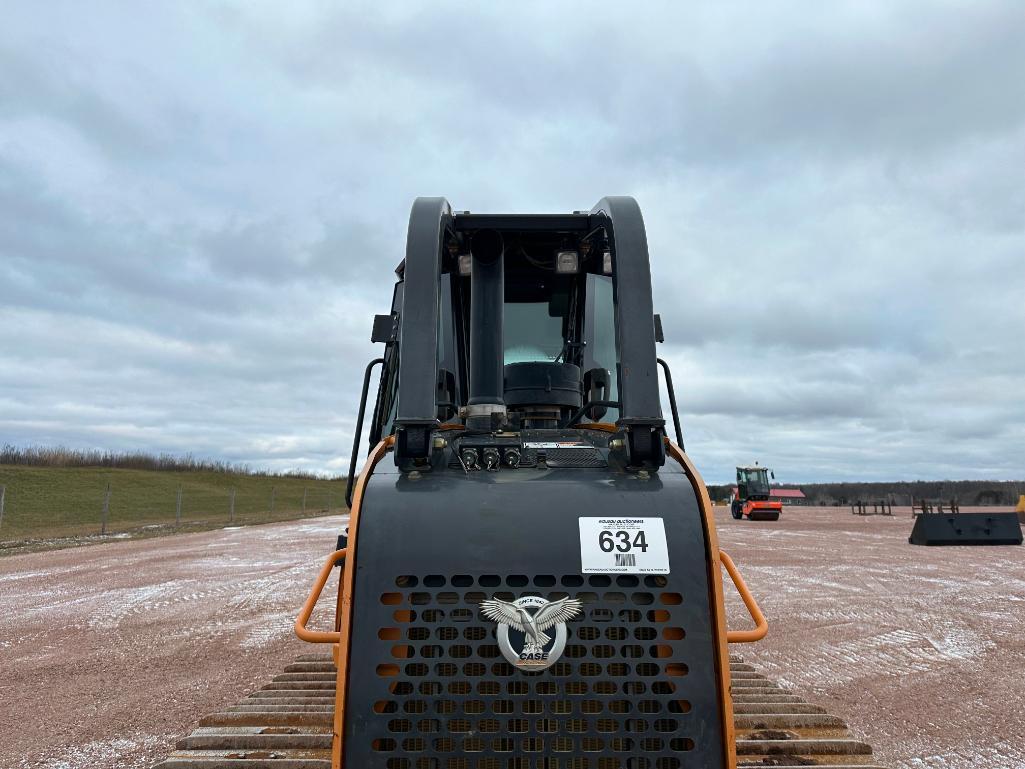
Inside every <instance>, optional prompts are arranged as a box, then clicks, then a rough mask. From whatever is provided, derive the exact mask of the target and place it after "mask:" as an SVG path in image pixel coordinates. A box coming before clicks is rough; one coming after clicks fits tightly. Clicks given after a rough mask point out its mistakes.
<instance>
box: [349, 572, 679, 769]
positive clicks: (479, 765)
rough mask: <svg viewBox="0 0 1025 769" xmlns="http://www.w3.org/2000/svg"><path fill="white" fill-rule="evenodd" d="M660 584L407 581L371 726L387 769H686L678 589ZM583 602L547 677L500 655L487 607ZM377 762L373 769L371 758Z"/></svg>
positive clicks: (456, 578)
mask: <svg viewBox="0 0 1025 769" xmlns="http://www.w3.org/2000/svg"><path fill="white" fill-rule="evenodd" d="M666 584H667V580H666V578H665V577H663V576H646V577H641V576H633V575H620V576H617V577H610V576H607V575H592V576H590V577H587V578H585V577H581V576H580V575H567V576H561V577H557V576H555V575H535V576H532V577H528V576H526V575H505V576H499V575H483V576H470V575H426V576H420V575H402V576H398V577H397V578H396V579H395V580H394V589H391V590H389V592H385V593H382V594H381V595H380V597H379V601H380V603H381V604H382V608H384V607H387V609H388V610H390V611H389V614H390V616H391V622H390V623H389V624H388V625H386V626H383V627H380V628H379V629H378V631H377V639H378V645H377V650H376V655H375V659H376V660H377V667H376V674H377V681H378V682H379V687H378V692H377V698H376V699H375V701H374V702H373V707H372V711H371V712H369V713H366V714H361V718H360V719H358V720H361V721H363V722H364V723H365V724H366V731H365V734H366V735H367V739H369V740H370V741H371V745H370V748H371V755H373V756H374V757H375V758H377V759H379V760H380V764H379V765H381V766H384V767H386V768H387V769H681V768H682V767H683V766H684V765H685V763H684V759H686V757H687V756H686V754H687V752H688V751H690V750H692V749H693V747H694V742H693V740H692V737H691V735H690V734H689V732H690V731H691V730H692V729H693V728H695V727H694V726H693V725H692V724H691V721H690V719H689V713H690V710H691V704H690V701H689V700H688V698H687V691H686V690H687V672H688V668H687V664H686V660H685V659H683V658H682V657H683V654H682V651H681V649H682V643H680V642H682V641H683V639H684V637H685V634H686V630H685V628H684V627H683V626H682V619H681V617H680V616H679V615H680V614H681V612H679V608H680V607H681V605H682V603H683V600H684V599H683V597H682V596H681V594H680V593H676V592H672V591H670V590H668V589H667V588H666ZM527 595H539V596H542V597H544V598H546V599H548V600H557V599H559V598H563V597H565V596H567V595H571V596H573V597H575V598H578V599H579V600H580V601H582V602H583V604H584V612H583V614H582V615H581V616H579V617H576V618H574V619H573V620H571V621H569V622H568V623H567V628H568V630H569V638H568V642H567V645H566V649H565V652H564V653H563V656H562V657H561V658H560V659H559V660H558V661H557V662H556V663H555V664H554V665H552V666H551V667H550V668H548V669H546V670H543V671H540V672H533V671H532V672H523V671H520V670H517V669H515V668H514V667H513V666H512V665H511V664H509V662H507V661H506V659H505V658H504V657H503V656H502V654H501V652H500V651H499V647H498V642H497V639H496V625H495V623H494V622H492V621H490V620H488V619H487V618H486V617H484V616H483V615H482V614H481V612H480V610H479V608H478V606H479V604H480V602H481V601H482V600H484V599H486V598H492V597H497V598H501V599H503V600H506V601H511V600H514V599H516V598H520V597H522V596H527ZM374 763H375V765H377V764H378V761H375V762H374Z"/></svg>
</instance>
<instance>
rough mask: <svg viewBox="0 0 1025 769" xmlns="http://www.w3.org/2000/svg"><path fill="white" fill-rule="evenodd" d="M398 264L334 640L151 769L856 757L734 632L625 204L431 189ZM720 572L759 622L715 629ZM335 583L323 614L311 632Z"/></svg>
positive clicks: (322, 633)
mask: <svg viewBox="0 0 1025 769" xmlns="http://www.w3.org/2000/svg"><path fill="white" fill-rule="evenodd" d="M397 274H398V282H397V283H396V286H395V291H394V295H393V301H392V307H391V312H390V313H388V314H385V315H380V316H378V317H377V318H376V319H375V322H374V331H373V339H374V341H376V342H379V343H382V344H383V345H384V353H383V355H382V356H381V357H380V358H378V359H376V360H374V361H372V362H371V364H370V365H369V366H368V367H367V370H366V374H365V376H364V380H363V395H362V400H361V403H360V408H359V417H358V426H357V437H356V443H355V445H354V448H353V453H352V457H353V459H352V461H353V466H352V469H351V470H350V477H351V479H352V483H351V484H350V489H351V495H352V496H351V500H350V509H351V512H350V520H349V525H348V529H347V530H346V532H345V533H344V534H343V535H342V536H340V538H339V542H338V549H337V550H336V551H335V552H333V553H332V554H331V555H330V556H329V557H328V558H327V560H326V562H325V563H324V565H323V567H322V568H321V570H320V572H319V574H318V576H317V578H316V580H315V583H314V586H313V589H312V591H311V593H310V597H309V599H308V600H307V602H306V605H305V606H304V607H303V609H302V611H301V612H300V614H299V617H298V619H297V621H296V632H297V634H298V635H299V636H300V638H302V639H304V640H306V641H309V642H312V643H320V644H323V646H324V651H323V653H321V654H311V655H308V656H304V657H301V658H299V660H298V661H297V662H295V663H294V664H292V665H290V666H289V667H288V668H286V671H285V672H284V673H283V674H282V675H279V676H278V677H276V678H275V679H274V680H273V681H272V682H271V683H269V684H268V685H267V686H265V687H264V688H263V689H260V690H258V691H256V692H254V693H253V694H252V695H250V696H249V697H247V698H246V699H245V700H243V701H242V703H241V704H239V705H237V706H235V707H234V708H232V709H231V710H229V711H226V712H223V713H217V714H213V715H211V716H208V717H207V718H206V719H204V720H203V721H202V722H201V724H200V727H199V728H198V729H197V730H196V731H194V732H193V733H192V734H191V735H189V736H188V737H186V738H185V739H184V740H183V741H182V742H181V743H180V744H179V746H178V747H179V750H178V751H177V752H176V753H174V754H173V755H172V756H171V757H170V758H168V759H167V760H166V761H165V762H164V763H163V764H162V767H163V768H164V769H204V768H206V769H209V767H239V768H241V769H253V768H255V767H260V768H261V769H271V768H277V769H328V767H334V769H339V768H340V767H347V768H348V769H685V768H686V767H701V768H702V769H717V768H720V767H736V766H738V765H739V766H776V767H780V766H808V765H815V764H828V765H831V766H834V767H837V766H843V765H851V766H853V765H857V766H867V765H868V764H870V763H871V751H870V749H869V748H868V746H867V745H865V744H864V743H861V742H858V741H856V740H853V739H851V738H850V735H849V734H848V733H847V731H846V729H845V727H844V724H843V723H842V722H841V721H840V720H839V719H837V718H835V717H832V716H828V715H825V714H824V713H823V712H822V711H821V709H819V708H816V707H814V706H812V705H808V704H807V703H805V702H803V701H802V700H800V698H798V697H797V696H796V695H794V694H791V693H789V692H787V691H784V690H782V689H781V688H779V687H778V686H776V685H775V684H773V683H772V682H770V681H768V680H767V679H765V677H764V676H762V675H760V674H759V673H757V672H756V671H755V670H754V668H753V667H752V666H750V665H748V664H746V663H744V662H743V661H742V660H740V658H739V657H736V656H732V657H731V654H730V652H729V650H728V644H729V643H740V642H750V641H755V640H758V639H760V638H761V637H763V636H764V634H765V632H766V630H767V624H766V622H765V619H764V617H763V616H762V614H761V612H760V611H759V610H758V607H757V604H756V603H755V601H754V599H753V597H752V596H751V594H750V592H749V591H748V590H747V588H746V587H745V585H744V583H743V580H742V579H741V577H740V575H739V574H738V572H737V569H736V567H735V566H734V564H733V562H732V561H731V560H730V558H729V557H728V556H727V555H726V554H725V553H723V552H722V551H721V550H720V549H719V545H718V542H717V539H716V529H715V522H714V519H713V514H712V506H711V504H710V502H709V497H708V493H707V491H706V489H705V485H704V483H703V482H702V480H701V477H700V476H699V475H698V472H697V470H696V469H695V467H694V465H693V463H692V462H691V460H690V459H689V458H688V457H687V455H686V454H685V453H684V450H683V440H682V438H681V433H680V426H679V419H678V417H677V416H676V414H677V410H676V405H675V396H674V394H673V392H672V380H671V377H670V376H669V371H668V368H667V367H665V364H664V362H662V361H660V360H659V359H658V358H657V356H656V342H657V341H660V337H661V329H660V326H661V323H660V322H659V320H658V318H657V316H655V315H654V314H653V311H652V295H651V280H650V275H649V264H648V248H647V242H646V236H645V231H644V225H643V222H642V219H641V213H640V210H639V208H638V206H637V204H636V202H635V201H634V200H633V199H631V198H624V197H609V198H604V199H603V200H601V201H600V202H599V203H598V205H597V206H595V207H594V208H593V209H592V210H590V211H588V212H575V213H572V214H558V215H490V214H476V213H469V212H453V211H452V210H451V208H450V207H449V204H448V203H447V202H446V201H445V200H444V199H441V198H420V199H418V200H417V201H416V202H415V204H414V205H413V210H412V214H411V218H410V222H409V231H408V242H407V247H406V254H405V259H404V260H403V261H402V263H401V264H400V265H399V267H398V269H397ZM660 366H661V367H662V368H663V370H664V372H665V377H664V378H665V382H666V396H667V399H668V401H669V403H670V404H671V407H672V411H673V415H674V420H673V421H674V431H675V436H676V441H670V440H669V439H668V438H667V435H666V424H665V421H664V419H663V416H662V408H661V398H660V385H659V377H658V369H659V367H660ZM378 367H380V373H379V375H378V377H377V379H376V382H377V386H376V397H375V398H373V399H372V401H373V403H372V409H371V410H370V417H369V426H368V428H367V431H368V432H369V442H368V445H369V450H368V455H367V458H366V461H365V464H364V466H363V469H362V471H361V472H359V473H358V475H357V474H356V472H355V462H356V457H357V456H358V455H360V454H362V453H363V450H362V449H361V444H362V439H361V437H360V436H361V435H362V433H363V431H364V430H363V422H364V420H365V416H366V414H367V411H368V409H367V406H368V401H370V400H371V398H370V397H369V396H370V392H371V385H372V383H373V382H374V381H375V373H374V372H375V370H376V369H377V368H378ZM722 569H725V571H726V573H727V575H728V576H729V577H730V579H731V581H732V582H733V584H735V585H736V587H737V589H738V590H739V593H740V595H741V597H742V599H743V601H744V604H745V605H746V606H747V608H748V610H749V612H750V613H751V616H752V619H753V620H754V628H753V629H748V630H729V629H727V622H726V616H725V607H724V597H723V577H722V574H721V570H722ZM336 574H337V575H338V586H337V590H336V593H335V595H334V601H333V603H334V604H335V607H336V613H335V622H334V627H333V629H329V630H324V629H319V630H318V629H313V628H311V627H309V624H310V618H311V616H312V614H313V610H314V606H315V604H316V603H317V601H318V599H319V598H320V596H321V594H322V592H323V591H324V589H325V587H326V586H327V585H328V584H329V583H330V584H331V585H332V588H331V589H332V591H335V588H334V587H333V585H334V579H333V575H336ZM738 762H739V764H738Z"/></svg>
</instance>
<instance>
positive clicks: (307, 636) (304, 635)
mask: <svg viewBox="0 0 1025 769" xmlns="http://www.w3.org/2000/svg"><path fill="white" fill-rule="evenodd" d="M343 558H345V548H344V547H343V548H342V549H341V550H335V551H334V552H333V553H331V555H329V556H328V559H327V560H326V561H325V562H324V565H323V566H322V567H321V568H320V573H319V574H318V575H317V579H316V580H315V581H314V583H313V587H312V588H311V589H310V594H309V596H308V597H307V598H306V603H304V604H303V608H302V609H301V610H300V611H299V616H298V617H296V618H295V634H296V635H297V636H299V638H301V639H302V640H303V641H309V642H310V643H314V644H336V643H338V642H339V641H341V639H342V634H341V633H340V632H339V631H337V630H332V631H324V630H309V629H307V627H306V623H307V622H309V621H310V616H311V615H312V614H313V608H314V607H315V606H316V605H317V601H319V600H320V594H321V593H322V592H323V591H324V585H326V584H327V580H328V577H330V576H331V572H332V571H333V570H334V568H335V566H336V565H337V564H338V562H339V561H340V560H342V559H343Z"/></svg>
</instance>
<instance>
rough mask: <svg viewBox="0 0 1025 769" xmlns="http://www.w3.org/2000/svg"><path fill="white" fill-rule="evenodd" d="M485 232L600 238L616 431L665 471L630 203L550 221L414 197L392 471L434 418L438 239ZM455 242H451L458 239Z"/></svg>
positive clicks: (614, 199) (648, 310)
mask: <svg viewBox="0 0 1025 769" xmlns="http://www.w3.org/2000/svg"><path fill="white" fill-rule="evenodd" d="M483 225H487V226H489V227H493V228H496V229H502V228H507V229H522V230H544V229H563V230H575V231H579V232H582V233H583V232H595V231H599V230H603V231H604V232H605V235H606V237H607V239H608V244H609V250H610V252H611V254H612V259H613V270H612V281H613V297H614V301H615V314H616V343H617V347H618V350H619V359H620V360H619V365H618V375H619V376H618V378H619V400H620V403H621V404H622V406H621V409H620V418H619V420H618V422H617V423H616V424H617V426H619V427H620V429H621V430H622V431H623V433H624V435H625V438H626V441H625V443H626V446H627V450H628V452H629V459H630V463H631V464H634V465H649V466H655V467H659V466H661V465H663V464H664V463H665V444H664V440H663V439H664V438H665V420H664V419H663V417H662V406H661V401H660V399H659V385H658V364H657V362H656V360H657V359H656V354H655V325H654V312H653V309H652V299H651V267H650V264H649V259H648V240H647V236H646V234H645V230H644V219H643V217H642V216H641V209H640V207H639V206H638V205H637V201H636V200H634V199H633V198H632V197H626V196H609V197H605V198H602V199H601V200H600V201H598V204H597V205H595V207H594V208H592V209H591V211H590V212H589V213H583V212H577V213H573V214H557V215H550V214H548V215H544V214H542V215H517V214H513V215H488V214H484V215H481V214H469V213H460V214H453V213H452V209H451V206H449V203H448V201H447V200H445V198H417V199H416V201H415V202H414V203H413V209H412V211H411V212H410V215H409V230H408V234H407V239H406V258H405V262H404V265H403V283H404V289H403V297H402V309H401V311H400V313H399V335H398V348H399V349H398V352H399V382H398V403H397V408H396V417H395V433H396V448H395V461H396V464H399V465H400V466H401V465H405V464H407V463H409V462H410V461H414V462H415V461H416V460H423V459H425V458H426V457H428V455H429V453H430V445H429V444H430V433H431V430H433V429H434V428H435V427H437V425H438V419H437V372H438V364H437V351H438V320H439V312H440V307H439V296H438V280H439V276H440V275H441V269H442V257H443V254H444V249H445V246H446V242H445V241H446V234H447V232H448V231H450V230H451V231H452V232H453V233H455V232H456V230H460V229H463V228H464V227H465V228H468V229H474V230H476V229H480V228H481V227H482V226H483ZM456 237H458V235H456Z"/></svg>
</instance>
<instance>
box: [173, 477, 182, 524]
mask: <svg viewBox="0 0 1025 769" xmlns="http://www.w3.org/2000/svg"><path fill="white" fill-rule="evenodd" d="M174 525H175V526H181V525H182V487H181V484H179V485H178V496H177V499H175V502H174Z"/></svg>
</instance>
